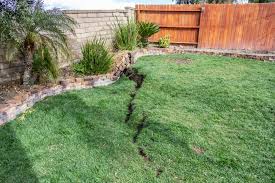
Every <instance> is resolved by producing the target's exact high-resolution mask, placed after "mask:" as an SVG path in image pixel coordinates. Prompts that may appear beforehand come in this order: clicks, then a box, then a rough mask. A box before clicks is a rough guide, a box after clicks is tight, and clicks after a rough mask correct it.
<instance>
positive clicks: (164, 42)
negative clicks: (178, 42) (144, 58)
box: [159, 35, 170, 48]
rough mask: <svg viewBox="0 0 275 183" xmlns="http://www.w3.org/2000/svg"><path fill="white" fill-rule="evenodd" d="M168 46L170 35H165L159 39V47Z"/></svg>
mask: <svg viewBox="0 0 275 183" xmlns="http://www.w3.org/2000/svg"><path fill="white" fill-rule="evenodd" d="M169 46H170V36H168V35H166V36H164V37H161V38H160V39H159V47H161V48H168V47H169Z"/></svg>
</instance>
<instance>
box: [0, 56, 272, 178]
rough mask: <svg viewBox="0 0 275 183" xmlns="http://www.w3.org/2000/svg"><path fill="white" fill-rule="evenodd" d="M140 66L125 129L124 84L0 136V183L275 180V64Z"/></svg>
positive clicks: (62, 98) (48, 104)
mask: <svg viewBox="0 0 275 183" xmlns="http://www.w3.org/2000/svg"><path fill="white" fill-rule="evenodd" d="M184 59H189V60H191V63H190V62H188V64H180V63H181V62H182V60H184ZM134 67H135V69H137V70H138V72H139V73H140V74H143V75H144V76H145V79H144V82H143V85H142V87H141V88H140V89H138V90H137V93H136V95H135V98H134V100H133V104H134V108H133V113H132V115H130V119H129V121H128V123H125V118H126V116H127V113H128V109H127V106H128V105H129V101H131V95H130V94H131V93H133V91H135V89H134V82H132V81H130V80H128V79H127V78H125V77H123V78H122V79H121V80H120V81H118V82H117V83H116V84H114V85H111V86H108V87H104V88H96V89H91V90H82V91H74V92H69V93H65V94H62V95H59V96H55V97H50V98H48V99H46V100H45V101H43V102H40V103H38V104H37V105H35V107H34V108H33V109H31V110H29V111H28V112H27V113H25V114H23V115H21V116H20V117H19V118H17V119H16V120H15V121H12V122H11V123H9V124H7V125H5V126H3V127H0V139H1V141H0V182H38V181H39V182H265V183H266V182H274V181H275V175H274V172H275V160H274V158H275V157H274V156H275V148H274V147H275V142H274V127H275V126H274V124H275V111H274V110H275V109H274V108H275V85H274V83H275V75H274V73H275V65H274V64H273V63H263V62H257V61H253V60H244V59H237V58H227V57H217V56H215V57H214V56H206V55H193V54H185V55H170V56H148V57H143V58H141V59H139V61H138V63H137V64H136V65H135V66H134ZM132 96H134V95H132ZM138 128H139V130H138ZM137 132H139V133H137ZM134 136H136V142H135V143H133V137H134ZM139 151H141V152H139Z"/></svg>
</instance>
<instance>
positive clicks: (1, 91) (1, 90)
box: [0, 81, 31, 104]
mask: <svg viewBox="0 0 275 183" xmlns="http://www.w3.org/2000/svg"><path fill="white" fill-rule="evenodd" d="M30 89H31V88H30V87H24V86H22V85H20V82H19V81H13V82H9V83H5V84H1V85H0V104H5V103H6V102H7V101H8V100H10V99H12V98H14V97H16V96H18V95H22V94H25V93H27V92H28V91H30Z"/></svg>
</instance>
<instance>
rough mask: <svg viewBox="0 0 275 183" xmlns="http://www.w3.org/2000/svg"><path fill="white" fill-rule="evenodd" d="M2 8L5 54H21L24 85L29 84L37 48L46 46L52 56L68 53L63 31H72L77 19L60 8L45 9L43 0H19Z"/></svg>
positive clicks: (0, 18) (65, 36) (1, 28)
mask: <svg viewBox="0 0 275 183" xmlns="http://www.w3.org/2000/svg"><path fill="white" fill-rule="evenodd" d="M3 7H4V8H1V11H0V15H1V16H0V31H1V32H0V33H1V37H0V41H1V42H2V43H4V44H5V45H6V50H8V51H9V52H8V53H14V52H16V51H19V52H20V53H21V54H22V55H23V58H24V59H23V61H24V66H25V70H24V76H23V84H24V85H29V84H30V81H31V77H32V75H31V73H32V72H31V71H32V67H33V58H34V54H35V52H36V50H37V49H39V48H40V47H41V46H45V47H47V49H48V52H49V54H50V55H51V56H52V57H53V58H56V59H58V57H59V56H60V55H63V56H69V53H70V52H69V48H68V44H67V34H66V33H73V34H74V29H73V28H74V26H75V25H76V22H75V21H74V20H73V19H72V18H70V17H69V16H67V15H65V14H64V13H63V12H62V11H60V10H57V9H54V10H45V9H44V8H43V1H42V0H36V1H35V0H34V1H32V3H30V4H28V3H27V1H26V0H20V1H16V3H11V4H9V5H6V6H3ZM8 53H7V54H8ZM13 55H15V54H13Z"/></svg>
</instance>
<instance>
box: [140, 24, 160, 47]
mask: <svg viewBox="0 0 275 183" xmlns="http://www.w3.org/2000/svg"><path fill="white" fill-rule="evenodd" d="M159 30H160V29H159V26H158V25H157V24H154V23H152V22H139V23H138V34H139V41H140V43H141V46H142V47H147V46H148V44H149V41H148V38H149V37H150V36H152V35H154V34H156V33H158V32H159Z"/></svg>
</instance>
